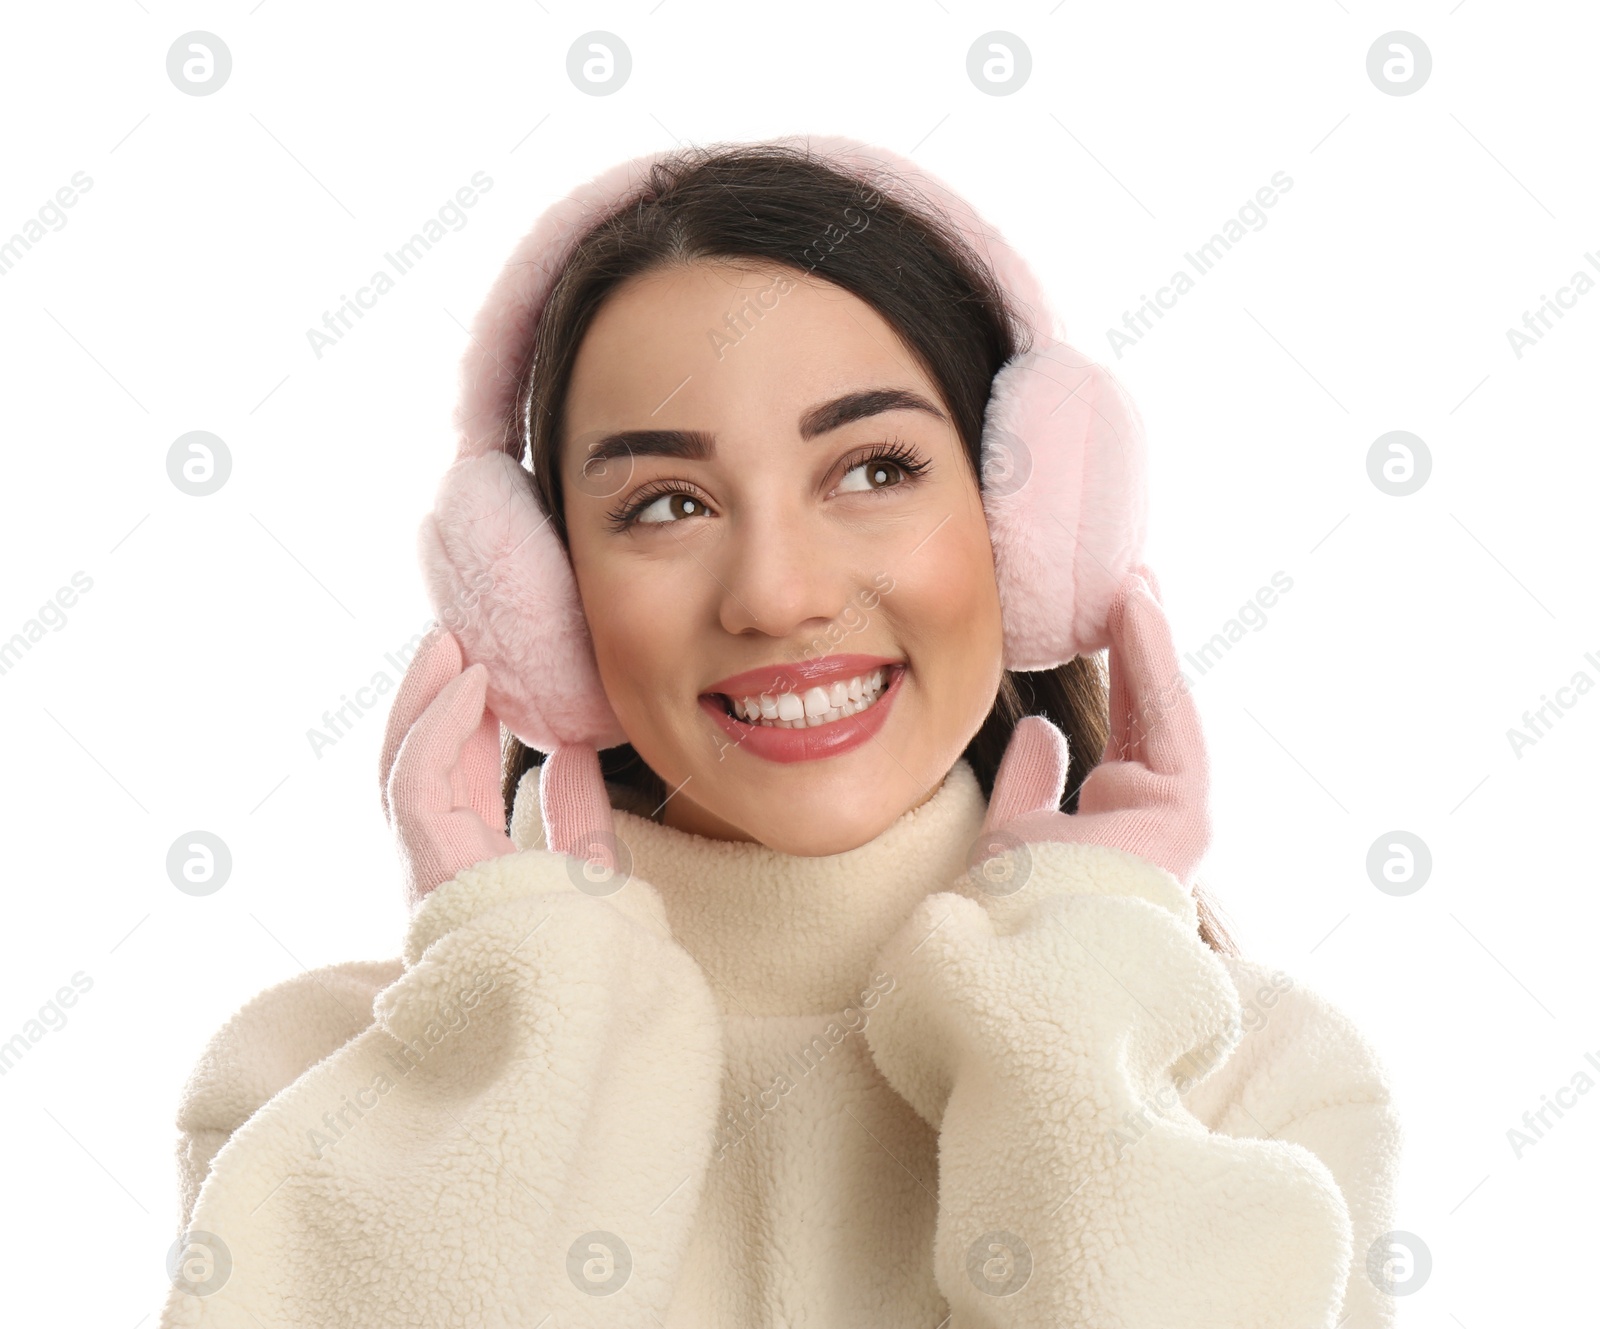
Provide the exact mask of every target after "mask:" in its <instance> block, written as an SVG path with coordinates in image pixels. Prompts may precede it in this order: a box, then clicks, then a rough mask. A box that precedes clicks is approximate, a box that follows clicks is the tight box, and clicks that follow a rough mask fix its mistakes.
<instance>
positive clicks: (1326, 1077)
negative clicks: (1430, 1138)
mask: <svg viewBox="0 0 1600 1329" xmlns="http://www.w3.org/2000/svg"><path fill="white" fill-rule="evenodd" d="M1222 960H1223V963H1224V964H1225V965H1226V966H1227V968H1228V971H1229V973H1230V974H1231V975H1232V977H1233V982H1234V988H1235V990H1236V991H1237V992H1238V994H1239V1001H1240V1006H1241V1010H1242V1013H1243V1028H1244V1035H1243V1037H1242V1039H1241V1040H1240V1044H1239V1047H1238V1049H1237V1050H1236V1051H1235V1052H1234V1054H1233V1055H1232V1056H1231V1057H1230V1058H1229V1059H1228V1060H1227V1062H1226V1063H1224V1064H1223V1065H1222V1066H1221V1068H1220V1069H1219V1070H1218V1071H1217V1073H1216V1074H1215V1075H1213V1076H1211V1077H1209V1078H1208V1079H1207V1080H1205V1081H1204V1082H1203V1083H1199V1084H1197V1085H1196V1086H1195V1087H1193V1088H1192V1089H1190V1090H1189V1091H1188V1093H1187V1094H1186V1095H1185V1104H1186V1106H1187V1107H1188V1108H1189V1110H1190V1111H1191V1112H1193V1113H1194V1114H1195V1116H1196V1117H1198V1118H1199V1120H1200V1121H1202V1122H1204V1123H1205V1125H1206V1126H1207V1127H1208V1128H1209V1129H1211V1130H1214V1131H1221V1132H1224V1133H1225V1134H1228V1135H1238V1136H1255V1137H1258V1138H1262V1139H1270V1140H1283V1141H1288V1142H1291V1143H1294V1144H1298V1145H1303V1146H1304V1147H1305V1148H1307V1149H1309V1150H1310V1151H1311V1152H1312V1153H1314V1154H1315V1155H1316V1156H1317V1157H1318V1158H1319V1159H1321V1160H1322V1162H1323V1163H1324V1164H1326V1165H1327V1168H1328V1170H1329V1171H1330V1172H1331V1173H1332V1174H1333V1176H1334V1179H1335V1180H1336V1181H1337V1182H1338V1183H1339V1190H1340V1193H1341V1194H1342V1195H1343V1196H1344V1199H1345V1204H1346V1206H1347V1208H1348V1209H1349V1212H1350V1223H1351V1237H1352V1242H1353V1255H1352V1259H1351V1264H1350V1273H1349V1276H1348V1278H1347V1280H1346V1283H1345V1288H1344V1294H1343V1305H1342V1306H1341V1307H1340V1310H1339V1318H1338V1325H1339V1329H1390V1326H1392V1325H1393V1324H1394V1322H1395V1301H1394V1297H1393V1296H1392V1295H1391V1294H1390V1293H1388V1292H1386V1291H1385V1290H1384V1289H1383V1288H1382V1287H1381V1286H1380V1283H1379V1277H1380V1274H1381V1270H1382V1268H1383V1265H1384V1262H1385V1259H1386V1256H1387V1254H1388V1248H1387V1240H1386V1239H1387V1236H1388V1234H1389V1233H1390V1232H1391V1231H1392V1230H1393V1228H1394V1206H1395V1190H1396V1186H1397V1183H1398V1178H1399V1171H1400V1162H1401V1155H1402V1153H1403V1150H1404V1147H1405V1133H1404V1129H1403V1127H1402V1124H1401V1120H1400V1114H1399V1112H1398V1110H1397V1108H1396V1106H1395V1103H1394V1100H1393V1092H1392V1088H1391V1085H1390V1081H1389V1076H1388V1073H1387V1070H1386V1069H1385V1067H1384V1065H1383V1063H1382V1061H1381V1060H1380V1058H1379V1056H1378V1054H1377V1052H1376V1051H1375V1050H1374V1048H1373V1047H1372V1045H1371V1044H1370V1043H1369V1042H1368V1041H1367V1039H1366V1038H1365V1037H1363V1035H1362V1033H1361V1031H1360V1030H1359V1029H1358V1028H1357V1027H1356V1025H1355V1023H1354V1022H1353V1021H1352V1020H1351V1019H1350V1018H1349V1017H1348V1016H1347V1015H1345V1014H1344V1012H1343V1011H1341V1010H1339V1009H1338V1008H1337V1007H1335V1006H1334V1005H1333V1004H1332V1003H1331V1002H1329V1001H1328V1000H1327V999H1326V998H1324V997H1322V996H1321V995H1319V994H1318V993H1316V992H1314V991H1312V990H1310V989H1308V988H1307V987H1306V986H1305V985H1304V984H1303V983H1300V982H1297V981H1296V980H1295V979H1294V978H1293V977H1291V976H1290V975H1288V974H1285V973H1283V972H1282V971H1281V970H1274V969H1272V968H1271V967H1270V966H1267V965H1264V964H1260V963H1257V962H1255V961H1252V960H1248V959H1245V958H1243V957H1240V956H1233V955H1226V956H1223V957H1222ZM1375 1271H1377V1272H1375Z"/></svg>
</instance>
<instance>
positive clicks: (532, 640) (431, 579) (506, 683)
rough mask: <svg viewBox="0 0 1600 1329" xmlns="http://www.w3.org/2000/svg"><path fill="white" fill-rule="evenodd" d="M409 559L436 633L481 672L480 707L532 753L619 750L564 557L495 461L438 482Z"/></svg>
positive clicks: (534, 504) (463, 465)
mask: <svg viewBox="0 0 1600 1329" xmlns="http://www.w3.org/2000/svg"><path fill="white" fill-rule="evenodd" d="M417 554H418V559H419V561H420V563H421V565H422V573H423V578H424V580H425V581H426V583H427V587H428V598H429V600H430V602H431V603H432V605H433V609H434V613H435V614H437V615H438V619H439V623H440V625H441V626H443V627H444V628H446V629H448V630H449V631H450V632H452V633H454V634H455V636H456V638H457V639H458V640H459V641H460V643H461V651H462V655H463V657H464V658H465V659H466V660H468V661H470V662H472V663H474V664H477V663H479V662H481V663H483V664H485V665H487V666H488V669H489V688H488V696H487V698H486V701H487V705H488V707H489V709H490V710H491V711H493V712H494V714H495V715H496V716H498V717H499V719H500V722H501V723H502V724H504V725H505V726H506V728H508V729H509V730H510V731H511V732H512V733H513V734H515V735H516V736H517V737H518V738H520V739H521V740H522V741H523V742H524V743H527V744H529V745H530V746H531V747H535V748H538V749H539V750H540V751H541V752H545V753H549V752H554V751H555V749H556V748H557V747H558V746H561V745H563V744H589V745H591V746H593V747H595V748H609V747H615V746H617V744H619V743H625V742H627V741H628V740H627V735H626V733H624V731H623V729H622V725H621V722H620V721H618V719H617V717H616V714H615V713H614V712H613V711H612V709H611V705H610V703H609V702H608V701H607V700H606V695H605V690H604V688H603V687H602V685H601V682H600V674H599V669H598V667H597V665H596V663H595V656H594V644H593V642H592V640H591V639H590V636H589V625H588V622H587V620H586V619H585V618H584V614H583V606H582V603H581V601H580V599H579V595H578V587H577V582H576V579H575V578H574V577H573V574H572V564H571V562H570V561H569V560H568V558H567V552H566V550H565V549H563V548H562V545H561V541H560V539H559V538H558V537H557V535H556V533H555V530H554V528H553V527H552V526H551V525H550V521H549V518H548V517H546V515H545V514H544V512H543V511H542V510H541V509H540V507H539V503H538V500H537V499H536V498H535V496H534V493H533V489H532V485H531V482H530V479H529V476H528V473H527V472H526V471H524V470H523V468H522V466H521V465H520V463H518V462H517V460H516V459H515V458H513V457H512V456H510V455H509V454H507V453H504V452H494V453H488V454H486V455H484V456H478V457H466V458H463V459H462V460H460V461H458V462H456V463H455V464H454V465H453V466H451V467H450V469H449V470H448V471H446V472H445V475H444V479H443V480H442V481H441V482H440V485H439V492H438V497H437V500H436V501H435V503H434V509H433V511H432V512H431V513H429V514H428V516H427V517H426V518H425V519H424V520H423V523H422V526H421V528H420V529H419V531H418V534H417Z"/></svg>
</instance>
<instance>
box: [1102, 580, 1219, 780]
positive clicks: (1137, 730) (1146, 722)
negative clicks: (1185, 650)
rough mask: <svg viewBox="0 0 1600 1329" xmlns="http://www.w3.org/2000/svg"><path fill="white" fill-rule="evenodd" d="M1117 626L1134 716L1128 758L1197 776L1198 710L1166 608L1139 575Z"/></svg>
mask: <svg viewBox="0 0 1600 1329" xmlns="http://www.w3.org/2000/svg"><path fill="white" fill-rule="evenodd" d="M1119 629H1120V630H1119V638H1120V644H1121V647H1122V663H1123V667H1124V669H1125V670H1126V671H1127V673H1126V681H1125V689H1126V692H1127V696H1128V701H1129V702H1130V704H1131V710H1132V722H1133V743H1132V745H1131V751H1130V752H1129V753H1128V754H1126V755H1127V759H1128V760H1130V761H1139V762H1142V763H1144V764H1145V765H1146V766H1148V767H1149V768H1150V769H1151V770H1153V771H1156V772H1158V773H1160V774H1163V775H1175V774H1179V773H1183V774H1186V775H1192V776H1202V775H1203V774H1204V771H1205V741H1204V738H1203V736H1202V733H1201V729H1200V714H1199V712H1198V711H1197V710H1196V709H1195V704H1194V695H1193V693H1191V692H1190V690H1189V683H1188V680H1187V679H1185V678H1184V676H1183V672H1182V670H1180V669H1179V668H1178V653H1177V649H1176V648H1175V647H1174V645H1173V642H1172V628H1171V625H1170V624H1169V623H1168V621H1167V616H1166V613H1165V612H1164V611H1163V610H1162V608H1161V606H1160V604H1159V603H1157V601H1156V598H1155V596H1154V595H1152V594H1151V591H1150V588H1149V586H1148V585H1147V584H1146V583H1145V581H1144V579H1143V578H1142V577H1138V578H1135V579H1134V584H1133V586H1132V587H1131V588H1130V590H1129V593H1128V596H1127V599H1126V600H1125V602H1124V604H1123V612H1122V615H1121V621H1120V623H1119Z"/></svg>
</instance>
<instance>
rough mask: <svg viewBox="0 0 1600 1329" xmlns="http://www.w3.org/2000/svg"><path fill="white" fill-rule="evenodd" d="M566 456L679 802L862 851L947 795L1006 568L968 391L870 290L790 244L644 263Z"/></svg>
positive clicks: (592, 364) (579, 366)
mask: <svg viewBox="0 0 1600 1329" xmlns="http://www.w3.org/2000/svg"><path fill="white" fill-rule="evenodd" d="M618 435H622V436H624V437H616V436H618ZM885 453H888V454H889V455H885ZM586 459H587V464H586ZM561 471H562V486H563V500H564V504H565V513H566V521H567V529H568V538H569V548H570V551H571V555H572V563H573V567H574V570H575V572H576V574H577V581H578V589H579V594H580V595H581V597H582V601H583V608H584V613H585V615H586V617H587V619H588V622H589V627H590V632H591V635H592V637H593V639H594V647H595V654H596V658H597V661H598V664H599V669H600V677H601V680H602V682H603V683H604V685H605V691H606V695H607V697H608V698H609V699H610V701H611V705H612V708H613V709H614V710H615V712H616V714H617V718H618V719H619V720H620V721H621V723H622V727H623V729H624V731H625V732H626V733H627V735H628V739H629V741H630V742H631V743H632V744H633V746H634V748H635V749H636V750H637V751H638V753H639V755H640V756H641V757H643V758H644V760H645V761H646V762H647V763H648V764H649V766H650V768H651V769H652V770H654V771H655V772H656V773H657V774H658V775H659V776H661V778H662V779H663V780H664V781H665V782H666V786H667V791H668V797H667V803H666V807H665V809H664V810H663V812H662V819H663V820H664V821H665V823H666V824H667V825H669V826H674V827H677V828H678V829H681V830H685V831H690V832H693V833H695V834H699V835H704V836H709V837H711V838H714V839H729V840H757V841H760V842H762V843H764V844H766V845H769V846H771V847H772V848H774V849H778V850H780V851H782V852H785V853H792V854H806V855H819V854H836V853H842V852H843V851H845V850H847V849H852V848H855V847H856V846H858V845H861V844H864V843H866V842H867V841H868V840H870V839H872V838H874V837H875V836H877V835H878V834H880V833H881V832H882V831H883V830H885V829H886V828H887V827H888V826H889V825H890V824H891V823H892V822H893V821H894V820H895V819H896V818H898V817H899V816H901V815H902V814H903V813H905V812H906V811H907V810H909V809H911V808H914V807H916V806H918V805H919V804H921V803H923V802H924V801H926V800H927V799H928V798H929V797H931V796H932V795H933V793H934V792H935V791H936V790H937V789H938V787H939V785H940V782H941V781H942V780H943V779H944V777H945V775H946V773H947V772H948V771H949V770H950V767H951V766H952V765H953V764H954V763H955V761H956V759H957V758H958V757H960V755H961V753H962V751H963V749H964V748H965V747H966V745H967V743H968V741H969V740H970V739H971V738H972V736H973V734H975V733H976V732H977V730H978V728H979V726H980V725H981V724H982V723H983V720H984V718H985V716H986V715H987V714H988V712H989V709H990V706H991V705H992V704H993V701H994V698H995V694H996V691H997V689H998V688H999V685H1000V679H1001V673H1002V663H1001V632H1000V602H999V593H998V590H997V587H996V584H995V572H994V557H993V552H992V550H991V548H990V545H989V531H988V526H987V523H986V522H985V520H984V512H983V504H982V502H981V499H980V497H979V492H978V486H977V482H976V480H975V478H974V476H973V473H972V468H971V466H970V464H969V463H968V461H967V459H966V456H965V455H964V450H963V447H962V443H961V439H960V437H959V435H958V433H957V430H956V428H955V426H954V424H953V423H952V422H951V420H950V417H949V412H948V410H947V408H946V406H945V404H944V402H943V400H942V399H941V397H940V394H939V391H938V388H937V387H936V385H935V383H934V381H933V380H932V379H930V378H929V376H928V375H927V373H926V372H925V371H924V370H923V369H922V368H921V366H920V365H919V364H918V362H917V360H916V358H915V357H914V356H913V355H912V353H911V352H910V350H909V349H908V348H907V347H906V345H905V344H904V343H903V342H902V341H901V340H900V338H899V337H898V336H897V334H896V333H895V332H894V331H893V330H892V329H891V328H890V326H889V325H888V324H887V323H886V322H885V321H884V320H883V319H882V318H881V317H880V316H879V315H878V314H877V312H876V311H875V310H874V309H873V308H872V307H871V306H870V305H868V304H866V303H865V302H864V301H862V300H860V299H858V298H857V297H856V296H854V295H851V294H849V293H848V292H846V291H844V290H842V289H841V288H839V287H836V286H834V285H832V284H831V283H829V282H826V281H823V280H821V279H819V278H815V277H810V276H807V275H805V274H803V273H801V272H799V271H798V270H796V269H792V268H786V267H779V266H763V267H753V266H751V265H749V264H741V265H735V264H732V263H728V262H721V261H718V262H698V263H694V264H691V265H688V266H685V267H676V268H672V269H669V270H658V271H656V272H652V273H648V274H645V275H643V276H639V277H635V278H633V279H631V280H629V281H627V282H625V283H624V284H622V285H621V286H619V287H618V288H617V289H616V290H615V291H614V292H613V293H612V294H611V295H610V297H609V298H608V299H607V300H606V302H605V304H604V305H603V306H602V307H601V308H600V310H599V312H598V314H597V315H596V317H595V319H594V322H593V323H592V325H591V327H590V329H589V331H588V333H587V334H586V336H585V337H584V340H583V343H582V345H581V346H580V348H579V352H578V355H577V359H576V363H575V365H574V368H573V373H572V379H571V383H570V385H569V390H568V398H567V404H566V416H565V430H564V434H563V439H562V448H561ZM749 671H755V672H753V673H751V672H749ZM747 674H748V676H746V677H738V676H741V675H747ZM857 679H859V680H860V683H859V684H858V683H855V682H854V681H853V680H857ZM725 694H726V695H731V697H732V698H733V702H734V704H735V706H736V707H737V708H738V710H739V714H738V715H737V716H735V715H731V714H729V703H728V701H727V700H726V699H725ZM746 699H748V701H747V700H746ZM752 713H753V714H754V715H755V716H756V719H755V721H754V722H752V721H751V719H750V718H749V717H750V715H751V714H752ZM790 717H797V718H790Z"/></svg>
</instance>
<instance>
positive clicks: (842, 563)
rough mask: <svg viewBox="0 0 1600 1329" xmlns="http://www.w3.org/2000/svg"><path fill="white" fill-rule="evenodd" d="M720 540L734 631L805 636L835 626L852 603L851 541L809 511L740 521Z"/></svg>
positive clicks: (720, 576)
mask: <svg viewBox="0 0 1600 1329" xmlns="http://www.w3.org/2000/svg"><path fill="white" fill-rule="evenodd" d="M719 543H720V546H721V547H720V548H719V549H718V550H717V554H718V558H717V562H718V564H719V566H718V567H717V568H716V569H715V570H714V575H715V577H716V579H717V581H718V583H719V585H720V587H721V594H720V603H719V610H718V612H719V618H720V621H721V623H722V627H723V628H724V630H725V631H727V632H731V633H735V634H743V633H748V632H760V633H762V634H763V635H765V636H768V637H780V638H781V637H796V638H798V637H800V636H803V635H804V634H805V632H806V631H807V630H808V629H812V630H814V629H818V628H821V627H824V626H826V625H827V624H828V623H831V622H832V621H833V620H834V619H835V618H836V617H838V615H839V614H840V613H841V612H842V611H843V609H844V607H845V605H846V604H847V603H848V601H849V599H850V593H851V577H850V570H849V562H850V557H851V555H850V551H849V549H848V548H847V547H846V545H847V543H848V542H841V541H840V540H839V538H838V532H837V531H834V530H831V529H830V530H824V529H822V528H821V527H820V526H818V525H817V524H815V523H811V522H808V521H807V520H806V518H805V517H804V516H803V515H801V514H798V513H793V512H789V513H782V514H779V513H772V512H770V511H769V512H763V513H751V514H747V515H743V516H741V517H736V518H733V519H732V520H731V521H730V523H729V528H728V530H727V534H726V535H725V536H724V538H723V540H722V541H721V542H719ZM864 575H868V576H870V575H871V572H870V569H869V570H868V571H867V572H866V574H864Z"/></svg>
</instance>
